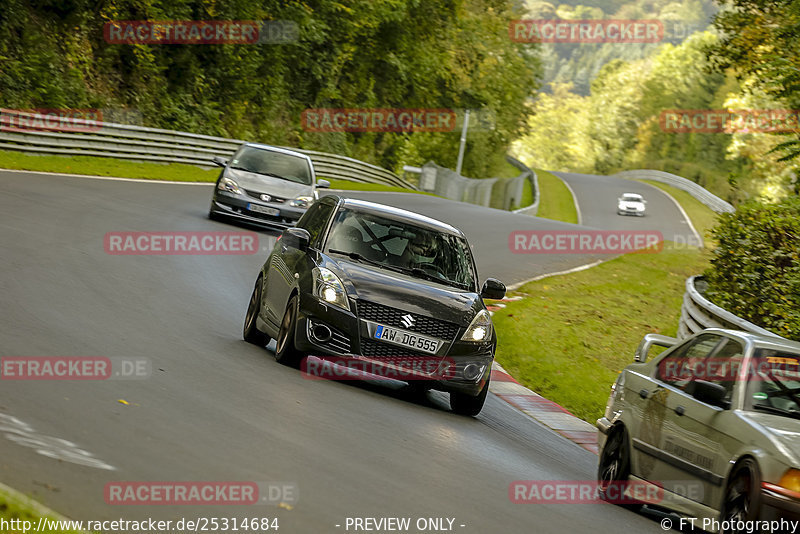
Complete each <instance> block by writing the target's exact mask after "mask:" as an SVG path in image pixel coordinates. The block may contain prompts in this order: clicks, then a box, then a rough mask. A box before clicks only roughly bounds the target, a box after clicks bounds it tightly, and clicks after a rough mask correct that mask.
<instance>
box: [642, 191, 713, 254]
mask: <svg viewBox="0 0 800 534" xmlns="http://www.w3.org/2000/svg"><path fill="white" fill-rule="evenodd" d="M639 181H640V182H644V183H646V184H650V185H652V186H654V187H657V188H659V189H661V190H662V191H666V192H667V193H669V194H670V195H672V198H674V199H675V200H677V201H678V204H680V205H681V207H683V210H684V211H685V212H686V214H687V215H688V216H689V219H691V221H692V225H693V226H694V228H695V230H697V233H699V234H700V235H701V236H702V238H703V242H704V243H705V246H706V247H708V248H711V247H712V246H713V244H714V242H713V240H712V239H711V237H710V234H709V231H710V230H711V228H713V227H714V225H715V224H716V223H717V214H716V213H715V212H714V211H712V210H710V209H709V208H708V206H706V205H705V204H703V203H702V202H700V201H699V200H697V199H696V198H694V197H693V196H692V195H690V194H689V193H687V192H686V191H683V190H681V189H678V188H676V187H672V186H671V185H667V184H662V183H661V182H655V181H653V180H639Z"/></svg>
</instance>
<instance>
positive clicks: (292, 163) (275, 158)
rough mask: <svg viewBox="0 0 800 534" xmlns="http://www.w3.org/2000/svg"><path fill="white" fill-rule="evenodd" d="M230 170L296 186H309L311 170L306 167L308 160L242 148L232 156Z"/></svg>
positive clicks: (250, 147) (263, 150)
mask: <svg viewBox="0 0 800 534" xmlns="http://www.w3.org/2000/svg"><path fill="white" fill-rule="evenodd" d="M231 168H232V169H238V170H241V171H247V172H254V173H256V174H261V175H264V176H272V177H275V178H283V179H284V180H288V181H290V182H295V183H298V184H304V185H310V184H311V169H310V168H309V166H308V160H306V159H305V158H300V157H297V156H292V155H290V154H284V153H282V152H274V151H272V150H266V149H263V148H256V147H252V146H244V147H242V148H241V149H240V150H239V152H237V153H236V155H234V156H233V159H232V160H231Z"/></svg>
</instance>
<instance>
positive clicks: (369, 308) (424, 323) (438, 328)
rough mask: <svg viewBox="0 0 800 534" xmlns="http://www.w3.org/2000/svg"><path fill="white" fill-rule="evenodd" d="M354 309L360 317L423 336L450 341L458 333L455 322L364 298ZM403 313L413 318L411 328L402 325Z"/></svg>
mask: <svg viewBox="0 0 800 534" xmlns="http://www.w3.org/2000/svg"><path fill="white" fill-rule="evenodd" d="M356 309H357V310H358V316H359V318H361V319H365V320H367V321H373V322H375V323H380V324H382V325H386V326H393V327H395V328H401V329H403V330H408V331H410V332H417V333H420V334H422V335H425V336H431V337H435V338H438V339H444V340H446V341H452V340H453V338H455V337H456V334H457V333H458V325H457V324H454V323H449V322H447V321H442V320H440V319H434V318H433V317H426V316H424V315H420V314H418V313H412V312H407V311H403V310H398V309H397V308H392V307H389V306H384V305H382V304H376V303H374V302H369V301H366V300H359V301H358V302H357V303H356ZM403 315H411V316H412V317H413V318H414V326H412V327H411V328H408V327H406V326H404V325H403V323H402V317H403ZM382 345H383V344H382ZM365 356H366V354H365Z"/></svg>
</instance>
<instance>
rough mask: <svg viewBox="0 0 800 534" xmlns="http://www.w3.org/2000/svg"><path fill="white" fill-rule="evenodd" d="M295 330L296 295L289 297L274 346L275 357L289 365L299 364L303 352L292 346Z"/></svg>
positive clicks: (295, 365)
mask: <svg viewBox="0 0 800 534" xmlns="http://www.w3.org/2000/svg"><path fill="white" fill-rule="evenodd" d="M296 330H297V295H295V296H294V297H292V298H291V299H289V304H287V305H286V312H285V313H284V314H283V319H282V320H281V328H280V331H279V332H278V339H277V342H276V343H277V345H276V347H275V359H276V360H277V361H278V362H280V363H282V364H284V365H288V366H290V367H297V366H298V365H300V360H301V359H302V358H303V353H302V352H300V351H299V350H297V348H296V347H295V346H294V335H295V331H296Z"/></svg>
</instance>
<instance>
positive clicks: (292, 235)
mask: <svg viewBox="0 0 800 534" xmlns="http://www.w3.org/2000/svg"><path fill="white" fill-rule="evenodd" d="M280 242H281V244H282V245H283V246H284V247H292V248H296V249H298V250H299V251H301V252H305V251H306V250H308V244H309V243H310V242H311V234H309V233H308V230H306V229H305V228H287V229H286V230H284V231H283V233H282V234H281V241H280Z"/></svg>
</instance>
